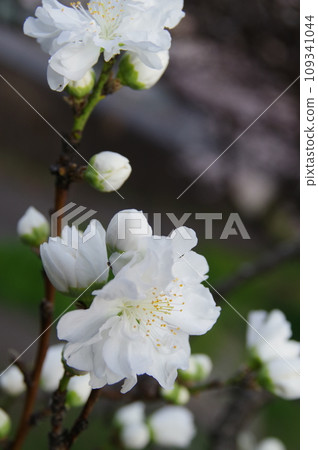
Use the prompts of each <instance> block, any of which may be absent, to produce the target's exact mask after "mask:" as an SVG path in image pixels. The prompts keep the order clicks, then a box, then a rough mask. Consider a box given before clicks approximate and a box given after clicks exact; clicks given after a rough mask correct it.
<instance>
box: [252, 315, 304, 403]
mask: <svg viewBox="0 0 318 450" xmlns="http://www.w3.org/2000/svg"><path fill="white" fill-rule="evenodd" d="M248 322H249V324H250V326H249V327H248V329H247V347H248V349H249V351H250V354H251V359H252V365H254V364H256V365H259V366H260V370H259V381H260V383H261V384H262V385H263V386H264V387H265V388H267V389H268V390H270V391H271V392H273V393H275V394H276V395H278V396H280V397H282V398H285V399H296V398H299V342H296V341H293V340H291V339H290V338H291V336H292V331H291V325H290V323H289V322H288V321H287V320H286V317H285V315H284V314H283V313H282V312H281V311H279V310H273V311H271V312H270V313H267V312H266V311H252V312H250V314H249V316H248Z"/></svg>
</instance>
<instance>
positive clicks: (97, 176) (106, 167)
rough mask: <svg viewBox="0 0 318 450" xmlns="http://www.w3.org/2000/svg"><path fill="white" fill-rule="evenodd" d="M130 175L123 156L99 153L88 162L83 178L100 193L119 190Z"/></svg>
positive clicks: (128, 165)
mask: <svg viewBox="0 0 318 450" xmlns="http://www.w3.org/2000/svg"><path fill="white" fill-rule="evenodd" d="M130 174H131V166H130V164H129V161H128V159H127V158H125V156H123V155H120V154H119V153H115V152H100V153H97V154H96V155H94V156H92V157H91V159H90V160H89V165H88V166H87V168H86V170H85V173H84V178H85V180H86V181H87V182H88V183H89V184H90V185H91V186H92V187H94V188H95V189H97V190H98V191H101V192H113V191H116V190H117V189H119V188H120V187H121V186H122V185H123V184H124V183H125V181H126V180H127V179H128V177H129V175H130Z"/></svg>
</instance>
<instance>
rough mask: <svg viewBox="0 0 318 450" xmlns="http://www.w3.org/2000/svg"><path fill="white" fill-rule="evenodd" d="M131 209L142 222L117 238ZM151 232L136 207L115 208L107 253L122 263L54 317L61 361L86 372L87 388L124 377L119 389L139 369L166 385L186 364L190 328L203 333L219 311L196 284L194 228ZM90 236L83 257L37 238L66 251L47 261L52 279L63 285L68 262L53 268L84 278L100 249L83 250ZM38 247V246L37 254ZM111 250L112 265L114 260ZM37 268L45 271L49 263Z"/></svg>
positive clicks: (199, 261)
mask: <svg viewBox="0 0 318 450" xmlns="http://www.w3.org/2000/svg"><path fill="white" fill-rule="evenodd" d="M131 215H132V216H133V217H134V218H135V219H136V218H138V217H139V219H140V220H139V222H140V223H141V224H142V226H144V225H146V226H145V227H144V230H145V233H144V234H143V235H142V234H136V233H132V230H133V229H134V231H136V229H135V228H134V227H132V228H131V229H130V230H129V227H128V228H127V227H126V228H127V230H126V231H127V233H126V234H124V235H122V237H121V238H119V233H118V231H120V229H121V228H122V227H121V225H120V224H121V223H122V218H124V221H125V222H126V220H128V223H131V222H129V220H130V219H131ZM133 223H134V222H133ZM123 230H125V226H123ZM129 231H130V232H129ZM116 233H117V236H116ZM150 233H151V228H150V227H149V225H148V224H147V221H146V219H145V217H144V216H143V214H142V213H141V212H138V211H135V210H132V211H129V210H128V211H124V212H123V215H122V216H121V213H119V214H118V215H116V216H115V218H113V220H112V221H111V223H110V226H109V230H108V231H107V236H108V237H109V239H108V237H107V241H108V247H109V249H110V252H112V253H113V254H115V255H116V258H117V259H118V261H119V260H120V259H121V258H123V261H124V264H122V265H117V266H116V270H114V274H115V277H114V279H112V280H111V281H109V282H108V283H107V284H105V285H104V287H103V288H102V289H100V290H97V291H95V292H94V295H96V297H95V298H94V300H93V303H92V304H91V306H90V307H89V308H88V309H86V310H77V311H72V312H69V313H67V314H65V315H64V316H63V317H62V318H61V319H60V321H59V323H58V336H59V338H60V339H62V340H66V341H68V344H67V345H66V347H65V351H64V357H65V359H66V360H67V363H68V365H69V366H71V367H74V368H76V369H79V370H84V371H87V372H89V373H90V384H91V386H92V387H93V388H99V387H102V386H104V385H106V384H113V383H117V382H118V381H120V380H123V379H124V380H125V382H124V385H123V388H122V392H127V391H128V390H130V389H131V388H132V387H133V386H134V385H135V384H136V382H137V376H138V375H140V374H148V375H151V376H153V377H154V378H156V379H157V380H158V382H159V383H160V385H161V386H162V387H163V388H165V389H172V388H173V385H174V382H175V380H176V377H177V370H178V369H187V367H188V364H189V357H190V345H189V335H200V334H204V333H206V332H207V331H208V330H209V329H210V328H211V327H212V326H213V325H214V323H215V322H216V320H217V318H218V316H219V314H220V308H219V307H217V306H216V305H215V302H214V300H213V297H212V295H211V293H210V291H209V289H207V288H205V287H204V286H203V285H202V284H201V282H202V281H203V280H205V279H206V277H207V276H206V273H207V271H208V265H207V262H206V260H205V258H204V257H203V256H200V255H198V254H197V253H195V252H193V251H192V250H191V249H192V248H193V247H194V246H195V245H196V244H197V238H196V236H195V233H194V231H193V230H190V229H186V228H184V227H182V228H179V229H177V230H176V231H175V232H174V233H173V234H172V235H171V236H170V237H164V236H162V237H161V238H160V239H158V236H153V235H152V234H150ZM182 236H187V237H188V239H183V237H182ZM92 240H93V238H92V239H90V240H89V241H87V243H86V244H87V251H86V252H85V261H84V258H83V257H82V256H81V255H80V250H81V249H79V250H78V252H79V253H78V255H76V254H75V253H74V255H71V257H70V255H69V254H67V252H66V251H65V250H64V249H63V248H62V246H60V247H59V248H57V247H54V246H56V243H55V242H52V243H49V244H46V245H45V244H44V246H43V247H42V248H45V252H46V253H49V246H50V245H52V246H53V247H54V251H55V252H58V251H60V252H63V251H64V253H65V263H64V255H63V254H62V253H60V255H59V258H58V260H59V262H60V264H59V266H58V265H53V264H51V265H50V270H52V272H51V273H50V278H51V279H52V280H54V281H55V285H58V284H59V283H61V286H63V285H64V283H65V273H64V272H66V271H67V270H70V269H66V268H65V271H61V270H60V268H61V266H62V265H65V266H67V265H68V264H71V270H72V272H71V273H72V275H74V277H75V278H74V279H75V280H76V281H77V285H78V286H83V285H84V284H86V283H87V282H88V277H87V273H89V274H90V270H91V268H90V264H96V261H98V260H99V254H98V253H99V251H100V249H98V248H97V247H95V250H94V252H92V251H89V245H90V242H91V241H92ZM45 252H44V251H43V250H41V254H42V255H45ZM102 252H103V255H104V250H102ZM112 256H113V255H111V256H110V260H111V261H112V265H116V260H114V259H113V258H112ZM42 258H43V256H42ZM103 259H104V256H103V257H102V260H103ZM77 260H79V261H81V264H80V268H81V270H80V271H77V270H76V267H75V269H74V261H75V264H76V263H77V262H76V261H77ZM44 263H45V261H44ZM44 267H45V269H46V270H47V271H48V265H47V264H44ZM54 268H56V273H53V272H54ZM96 268H97V265H96ZM100 269H102V267H100ZM86 271H87V272H86ZM81 277H83V279H84V280H85V282H83V281H82V279H81ZM59 278H60V280H59Z"/></svg>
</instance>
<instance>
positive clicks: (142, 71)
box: [117, 50, 169, 89]
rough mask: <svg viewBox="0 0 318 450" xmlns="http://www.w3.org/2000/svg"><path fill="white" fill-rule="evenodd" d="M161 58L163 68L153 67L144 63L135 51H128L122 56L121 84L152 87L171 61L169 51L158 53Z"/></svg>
mask: <svg viewBox="0 0 318 450" xmlns="http://www.w3.org/2000/svg"><path fill="white" fill-rule="evenodd" d="M158 57H159V58H160V60H161V63H162V67H161V69H153V68H152V67H149V66H148V65H147V64H144V63H143V62H142V60H141V59H140V58H139V56H138V55H136V54H135V53H130V52H126V53H125V55H124V56H123V57H122V58H121V60H120V64H119V70H118V73H117V78H118V79H119V81H120V82H121V84H123V85H125V86H129V87H130V88H132V89H150V88H151V87H152V86H154V85H155V84H156V83H157V82H158V81H159V80H160V78H161V77H162V75H163V74H164V72H165V70H166V68H167V66H168V63H169V52H168V50H164V51H162V52H159V53H158Z"/></svg>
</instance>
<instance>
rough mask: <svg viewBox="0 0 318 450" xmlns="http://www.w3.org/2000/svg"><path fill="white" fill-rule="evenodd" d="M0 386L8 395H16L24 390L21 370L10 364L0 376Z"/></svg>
mask: <svg viewBox="0 0 318 450" xmlns="http://www.w3.org/2000/svg"><path fill="white" fill-rule="evenodd" d="M0 388H1V390H2V391H3V392H5V393H6V394H8V395H12V396H17V395H20V394H22V392H24V391H25V389H26V385H25V382H24V377H23V374H22V372H21V370H20V369H19V368H18V367H16V366H11V367H10V368H9V369H8V370H7V371H6V372H5V373H4V374H3V375H1V377H0Z"/></svg>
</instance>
